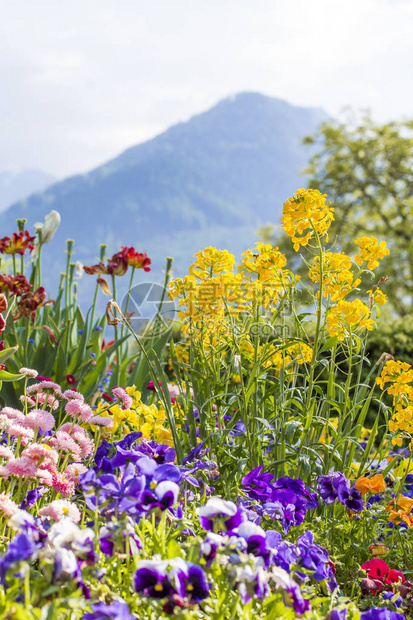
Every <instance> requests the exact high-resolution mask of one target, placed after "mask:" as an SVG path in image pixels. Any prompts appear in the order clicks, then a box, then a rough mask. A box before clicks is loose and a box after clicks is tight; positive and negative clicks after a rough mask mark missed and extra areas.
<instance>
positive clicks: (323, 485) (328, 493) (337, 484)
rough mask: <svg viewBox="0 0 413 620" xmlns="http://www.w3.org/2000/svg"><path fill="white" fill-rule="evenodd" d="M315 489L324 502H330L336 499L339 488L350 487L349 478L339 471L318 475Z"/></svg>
mask: <svg viewBox="0 0 413 620" xmlns="http://www.w3.org/2000/svg"><path fill="white" fill-rule="evenodd" d="M317 482H318V484H317V490H318V492H319V493H320V496H321V497H322V498H323V500H324V501H325V503H326V504H332V503H333V502H334V501H335V500H336V499H338V492H339V489H345V490H349V489H350V480H348V479H347V478H346V477H345V475H344V474H342V473H341V472H339V471H336V472H333V473H332V474H328V475H325V476H319V478H318V480H317Z"/></svg>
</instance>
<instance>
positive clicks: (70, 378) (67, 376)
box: [66, 375, 76, 385]
mask: <svg viewBox="0 0 413 620" xmlns="http://www.w3.org/2000/svg"><path fill="white" fill-rule="evenodd" d="M66 380H67V382H68V383H69V385H74V384H75V383H76V379H75V378H74V376H73V375H66Z"/></svg>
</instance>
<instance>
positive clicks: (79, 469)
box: [63, 463, 88, 484]
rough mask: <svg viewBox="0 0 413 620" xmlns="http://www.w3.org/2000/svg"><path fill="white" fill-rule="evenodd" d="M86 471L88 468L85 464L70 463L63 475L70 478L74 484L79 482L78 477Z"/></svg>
mask: <svg viewBox="0 0 413 620" xmlns="http://www.w3.org/2000/svg"><path fill="white" fill-rule="evenodd" d="M87 471H88V468H87V467H86V466H85V465H82V464H81V463H72V464H71V465H68V466H67V467H66V469H65V471H64V472H63V475H64V477H65V478H67V479H68V480H72V481H73V482H74V483H75V484H79V477H80V476H81V475H82V474H84V473H86V472H87Z"/></svg>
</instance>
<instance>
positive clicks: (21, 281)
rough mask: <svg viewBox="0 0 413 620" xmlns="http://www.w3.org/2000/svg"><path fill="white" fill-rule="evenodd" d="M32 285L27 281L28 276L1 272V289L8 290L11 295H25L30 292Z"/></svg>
mask: <svg viewBox="0 0 413 620" xmlns="http://www.w3.org/2000/svg"><path fill="white" fill-rule="evenodd" d="M31 288H32V285H31V284H30V283H29V282H28V281H27V278H26V276H23V275H18V276H8V275H6V274H5V273H1V274H0V291H2V292H3V293H5V292H6V291H7V292H8V293H9V294H10V295H23V293H28V292H29V291H30V289H31Z"/></svg>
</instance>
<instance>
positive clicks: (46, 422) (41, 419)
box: [24, 409, 56, 431]
mask: <svg viewBox="0 0 413 620" xmlns="http://www.w3.org/2000/svg"><path fill="white" fill-rule="evenodd" d="M24 423H25V425H26V426H29V427H30V428H40V429H41V430H42V431H51V430H52V428H54V425H55V423H56V420H55V419H54V416H53V414H51V413H50V412H49V411H45V410H44V409H32V411H30V412H29V413H28V414H27V416H26V417H25V420H24Z"/></svg>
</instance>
